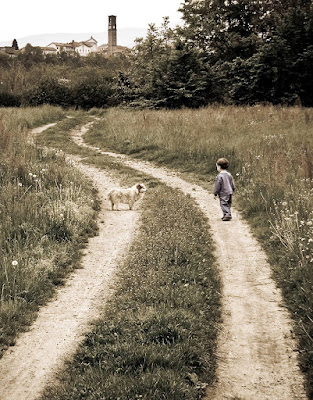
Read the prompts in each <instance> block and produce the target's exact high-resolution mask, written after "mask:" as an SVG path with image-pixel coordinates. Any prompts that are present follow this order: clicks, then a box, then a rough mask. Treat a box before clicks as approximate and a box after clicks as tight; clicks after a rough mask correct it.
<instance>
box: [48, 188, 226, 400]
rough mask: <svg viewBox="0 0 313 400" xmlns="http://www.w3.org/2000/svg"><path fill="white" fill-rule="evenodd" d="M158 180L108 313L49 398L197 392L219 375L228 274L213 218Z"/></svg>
mask: <svg viewBox="0 0 313 400" xmlns="http://www.w3.org/2000/svg"><path fill="white" fill-rule="evenodd" d="M153 186H154V187H153V188H152V187H151V185H150V188H149V196H146V197H145V199H144V210H145V212H144V214H143V217H142V225H141V231H140V234H139V236H138V237H137V240H136V241H135V243H134V244H133V246H132V248H131V249H130V252H129V256H128V258H127V261H126V262H125V263H124V264H123V265H122V266H121V267H120V271H119V276H118V281H117V283H116V288H117V289H116V292H115V294H114V295H113V297H112V299H111V301H110V302H109V304H108V305H107V307H106V310H105V313H104V316H103V318H102V319H101V320H99V321H98V322H97V323H96V324H95V326H94V329H93V331H92V332H91V333H90V334H88V335H87V337H86V339H85V341H84V343H83V345H82V346H81V347H80V349H79V351H78V353H77V354H76V356H75V359H74V361H73V362H71V363H70V364H69V365H68V367H67V369H66V372H65V374H64V373H62V376H61V379H60V383H59V384H58V385H53V387H50V389H49V390H47V391H46V394H45V395H44V396H43V399H45V400H48V399H62V400H65V399H74V398H75V399H77V400H79V399H90V400H91V399H100V398H103V399H121V400H122V399H125V400H126V399H146V400H148V399H149V400H159V399H168V400H175V399H177V400H183V399H186V400H187V399H188V400H192V399H199V398H200V397H201V394H202V393H203V390H204V388H205V387H206V385H207V384H210V383H211V382H212V380H213V378H214V375H215V366H216V365H215V364H216V359H215V355H214V351H215V346H216V332H217V329H216V327H217V325H218V323H219V319H220V311H219V299H220V294H219V292H220V282H219V280H218V278H217V276H218V273H217V271H216V267H215V263H214V259H213V258H212V244H211V240H210V237H209V235H208V229H207V227H206V225H205V223H206V222H205V221H204V220H203V217H202V215H201V213H200V211H198V210H197V209H196V208H195V205H194V202H193V201H192V200H191V199H190V198H185V197H184V196H183V195H182V194H179V192H175V191H173V190H171V189H169V188H166V187H164V186H161V185H158V184H156V183H155V184H154V185H153ZM165 199H166V200H165Z"/></svg>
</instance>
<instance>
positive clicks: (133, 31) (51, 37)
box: [0, 28, 146, 48]
mask: <svg viewBox="0 0 313 400" xmlns="http://www.w3.org/2000/svg"><path fill="white" fill-rule="evenodd" d="M145 34H146V29H145V28H123V29H119V30H118V32H117V41H118V44H119V45H121V46H127V47H133V46H134V44H135V39H136V38H137V37H143V36H145ZM90 36H92V37H94V38H95V39H96V40H97V41H98V45H101V44H103V43H107V42H108V34H107V32H85V33H45V34H42V35H32V36H25V37H22V38H16V39H17V42H18V45H19V47H20V48H22V47H24V46H25V45H26V44H27V43H30V44H31V45H33V46H47V45H48V44H50V43H51V42H64V43H66V42H70V41H72V40H75V41H82V40H87V39H89V38H90ZM13 39H14V38H13V37H12V40H7V41H0V46H11V44H12V41H13Z"/></svg>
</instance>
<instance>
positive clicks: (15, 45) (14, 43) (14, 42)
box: [12, 39, 18, 50]
mask: <svg viewBox="0 0 313 400" xmlns="http://www.w3.org/2000/svg"><path fill="white" fill-rule="evenodd" d="M12 47H13V49H15V50H18V44H17V40H16V39H14V40H13V42H12Z"/></svg>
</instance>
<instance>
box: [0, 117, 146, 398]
mask: <svg viewBox="0 0 313 400" xmlns="http://www.w3.org/2000/svg"><path fill="white" fill-rule="evenodd" d="M50 126H52V125H48V126H45V127H42V128H41V130H40V129H36V131H35V133H38V132H40V131H43V130H44V129H47V128H48V127H50ZM73 164H74V165H75V167H77V168H79V169H80V170H81V171H82V172H83V174H84V175H85V176H86V177H87V178H88V179H90V180H92V182H93V183H94V185H95V186H96V187H97V188H98V190H99V198H100V199H101V203H102V204H101V211H100V213H99V216H98V224H99V235H98V236H96V237H94V238H91V239H90V240H89V243H88V247H87V248H86V249H85V255H84V256H83V259H82V262H81V264H82V269H78V270H76V271H75V272H74V273H73V274H72V275H71V276H70V277H69V279H68V280H67V281H66V283H65V285H64V287H62V288H61V289H59V290H58V291H57V293H56V295H55V299H54V300H53V301H51V302H50V303H49V304H48V305H46V306H45V307H43V308H42V309H41V310H40V312H39V314H38V318H37V319H36V321H35V323H34V324H33V325H32V326H31V327H30V329H29V331H28V332H26V333H23V334H21V335H20V337H19V338H18V339H17V343H16V345H15V346H14V347H12V348H10V349H8V350H7V351H6V352H5V354H4V356H3V358H2V359H1V360H0V399H1V400H34V399H36V398H37V397H38V396H39V395H40V393H41V392H42V390H43V389H44V387H45V385H47V384H48V383H51V382H53V380H54V376H55V373H56V371H58V370H59V369H60V368H61V367H62V365H63V364H64V362H65V360H67V359H69V358H70V357H71V356H72V355H73V354H74V352H75V350H76V349H77V346H78V344H79V343H80V341H81V340H82V339H83V338H84V335H85V334H86V332H88V330H89V326H90V323H91V322H92V321H93V320H94V319H96V318H97V317H98V316H99V315H100V312H101V309H103V307H104V304H105V302H106V300H107V299H108V297H109V296H110V294H111V293H112V290H113V289H114V288H113V284H114V282H113V279H114V272H115V270H116V267H117V265H118V263H119V262H120V261H121V258H122V257H123V256H124V255H125V254H127V250H128V247H129V245H130V243H131V241H132V237H133V235H134V233H135V227H136V226H138V219H139V215H140V214H139V211H136V210H135V211H128V210H127V207H125V208H124V209H122V210H121V211H120V212H112V211H109V210H110V206H109V204H108V202H107V201H106V200H105V199H106V193H107V192H108V190H109V189H111V188H112V187H115V186H117V184H116V182H114V181H113V180H112V178H111V177H110V176H109V175H108V174H107V173H105V172H104V171H103V170H99V169H97V168H93V167H90V166H86V165H83V164H82V163H81V161H80V160H79V159H78V158H75V159H73ZM121 208H122V206H121ZM135 208H136V206H135ZM137 208H138V205H137Z"/></svg>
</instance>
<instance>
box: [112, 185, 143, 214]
mask: <svg viewBox="0 0 313 400" xmlns="http://www.w3.org/2000/svg"><path fill="white" fill-rule="evenodd" d="M146 191H147V189H146V187H145V185H144V184H143V183H137V184H136V185H134V186H132V187H131V188H129V189H113V190H111V191H110V192H109V194H108V199H109V200H110V202H111V205H112V210H114V205H115V207H116V209H117V210H118V209H119V208H118V206H119V203H124V204H128V205H129V209H130V210H131V209H132V208H133V205H134V204H135V202H136V201H138V200H139V199H141V198H142V197H143V196H144V193H145V192H146Z"/></svg>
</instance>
